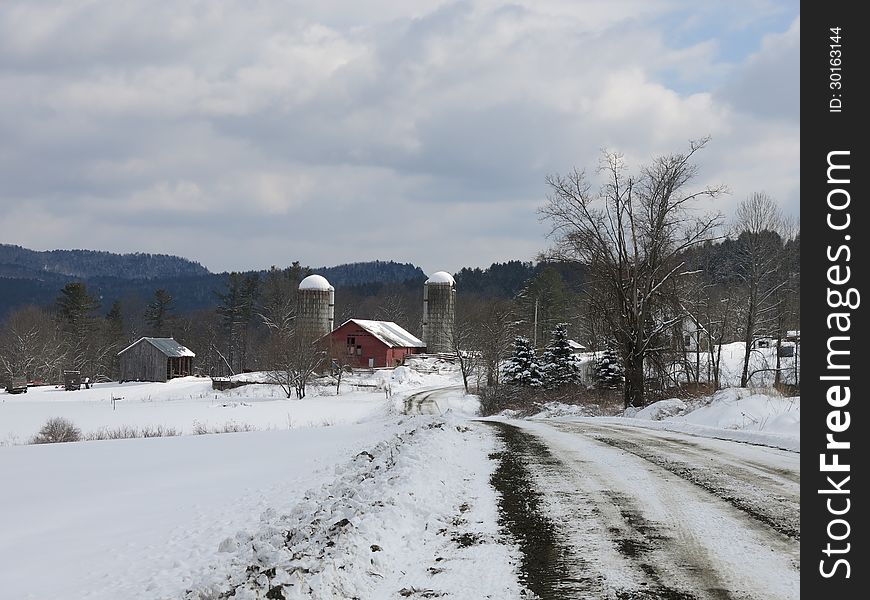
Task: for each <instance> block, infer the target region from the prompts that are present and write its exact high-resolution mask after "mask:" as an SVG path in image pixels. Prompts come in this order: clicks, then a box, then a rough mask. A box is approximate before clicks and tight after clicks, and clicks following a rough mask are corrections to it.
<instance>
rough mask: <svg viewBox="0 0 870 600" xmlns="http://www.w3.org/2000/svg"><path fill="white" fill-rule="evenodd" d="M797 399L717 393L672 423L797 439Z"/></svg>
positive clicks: (730, 391) (738, 390) (740, 391)
mask: <svg viewBox="0 0 870 600" xmlns="http://www.w3.org/2000/svg"><path fill="white" fill-rule="evenodd" d="M800 408H801V405H800V397H799V396H798V397H792V398H784V397H781V396H769V395H767V394H758V393H753V392H752V391H751V390H747V389H745V388H732V389H726V390H720V391H719V392H716V394H714V395H713V397H712V398H711V400H710V402H709V403H708V404H706V405H705V406H702V407H701V408H699V409H697V410H694V411H692V412H690V413H688V414H686V415H683V416H681V417H674V418H673V419H672V420H674V421H676V422H683V423H690V424H693V425H701V426H705V427H715V428H718V429H739V430H745V431H765V432H768V433H778V434H784V435H791V436H795V437H798V438H799V437H800V425H801V412H800Z"/></svg>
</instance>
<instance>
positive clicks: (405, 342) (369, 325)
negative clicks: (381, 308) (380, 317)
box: [342, 319, 426, 348]
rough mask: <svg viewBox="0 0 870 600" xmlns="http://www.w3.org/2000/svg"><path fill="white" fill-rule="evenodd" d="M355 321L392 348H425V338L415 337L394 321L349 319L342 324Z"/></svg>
mask: <svg viewBox="0 0 870 600" xmlns="http://www.w3.org/2000/svg"><path fill="white" fill-rule="evenodd" d="M351 321H352V322H354V323H356V324H357V325H359V326H360V327H362V328H363V329H365V330H366V331H367V332H369V333H370V334H372V335H373V336H375V337H376V338H378V339H379V340H381V341H382V342H383V343H385V344H386V345H387V346H389V347H391V348H396V347H399V348H423V347H425V346H426V344H424V343H423V340H421V339H419V338H417V337H414V336H413V335H411V334H410V333H408V332H407V331H406V330H405V329H403V328H402V327H399V326H398V325H396V324H395V323H393V322H392V321H369V320H367V319H348V320H347V321H345V322H344V323H342V326H344V325H346V324H347V323H350V322H351Z"/></svg>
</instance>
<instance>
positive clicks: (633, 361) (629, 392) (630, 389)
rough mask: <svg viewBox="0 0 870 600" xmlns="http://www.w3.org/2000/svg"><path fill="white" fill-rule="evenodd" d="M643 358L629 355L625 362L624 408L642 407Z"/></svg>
mask: <svg viewBox="0 0 870 600" xmlns="http://www.w3.org/2000/svg"><path fill="white" fill-rule="evenodd" d="M643 390H644V374H643V356H634V355H631V356H629V357H628V359H627V360H626V361H625V390H624V400H625V408H628V407H629V406H634V407H636V408H640V407H641V406H643Z"/></svg>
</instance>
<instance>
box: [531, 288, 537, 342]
mask: <svg viewBox="0 0 870 600" xmlns="http://www.w3.org/2000/svg"><path fill="white" fill-rule="evenodd" d="M532 348H534V349H535V350H537V349H538V299H537V298H535V330H534V332H533V333H532Z"/></svg>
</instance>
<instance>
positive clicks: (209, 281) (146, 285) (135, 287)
mask: <svg viewBox="0 0 870 600" xmlns="http://www.w3.org/2000/svg"><path fill="white" fill-rule="evenodd" d="M308 271H311V272H316V273H320V274H321V275H324V276H325V277H326V278H328V279H329V281H330V282H332V283H333V285H336V286H340V287H345V288H350V287H362V288H372V289H377V288H379V287H380V286H382V285H384V284H403V283H405V282H408V283H409V284H410V283H411V282H413V283H414V284H416V283H420V282H422V281H423V280H425V279H426V276H425V274H424V273H423V271H422V269H420V267H417V266H415V265H412V264H409V263H396V262H392V261H371V262H360V263H352V264H345V265H338V266H335V267H323V268H319V269H308ZM265 273H266V271H249V272H246V273H244V274H245V275H252V274H259V275H260V276H261V277H262V276H263V275H265ZM227 275H228V274H227V273H211V272H210V271H209V270H208V269H206V268H205V267H203V266H202V265H200V264H199V263H197V262H193V261H190V260H187V259H185V258H180V257H178V256H169V255H165V254H146V253H135V254H113V253H111V252H98V251H93V250H51V251H46V252H37V251H34V250H28V249H26V248H22V247H20V246H12V245H8V244H0V318H2V317H3V316H5V315H6V314H7V313H8V312H9V310H11V309H13V308H17V307H20V306H23V305H26V304H35V305H38V306H50V305H52V304H53V303H54V301H55V299H56V298H57V296H58V294H59V293H60V290H61V288H63V286H64V285H65V284H67V283H69V282H71V281H84V282H85V283H87V285H88V288H89V290H90V292H91V293H92V294H93V295H95V296H97V297H98V298H99V299H100V303H101V304H102V307H103V312H105V311H107V310H108V309H109V307H110V306H111V305H112V302H114V301H115V300H128V301H129V300H134V299H137V298H138V299H140V300H141V302H142V303H143V305H144V303H145V302H148V301H149V300H150V299H151V298H152V297H153V294H154V290H155V289H157V288H163V289H165V290H166V291H168V292H169V293H170V294H171V296H172V298H173V303H174V308H175V310H177V311H179V312H186V311H191V310H197V309H203V308H212V307H214V306H216V305H217V303H218V299H217V296H216V295H215V292H218V291H223V290H224V289H225V284H226V281H227Z"/></svg>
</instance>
